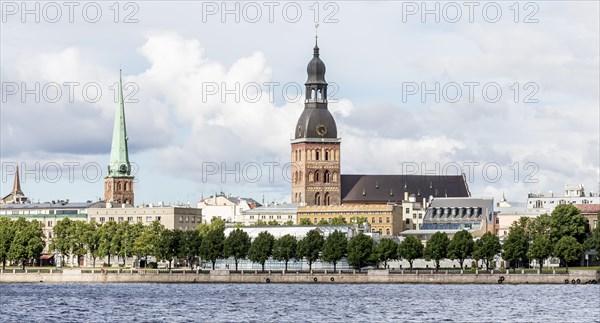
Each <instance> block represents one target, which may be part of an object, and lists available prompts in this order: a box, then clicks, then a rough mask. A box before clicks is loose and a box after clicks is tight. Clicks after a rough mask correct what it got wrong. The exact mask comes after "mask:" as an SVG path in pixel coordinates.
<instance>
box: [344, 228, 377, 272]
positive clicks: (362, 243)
mask: <svg viewBox="0 0 600 323" xmlns="http://www.w3.org/2000/svg"><path fill="white" fill-rule="evenodd" d="M372 253H373V239H371V237H368V236H366V235H365V234H363V233H359V234H357V235H355V236H354V237H352V239H350V241H349V242H348V264H350V265H351V266H354V268H361V267H364V266H365V265H367V264H368V263H369V259H371V254H372Z"/></svg>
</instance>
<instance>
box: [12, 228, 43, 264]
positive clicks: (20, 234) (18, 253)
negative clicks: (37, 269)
mask: <svg viewBox="0 0 600 323" xmlns="http://www.w3.org/2000/svg"><path fill="white" fill-rule="evenodd" d="M12 226H13V228H14V236H13V239H12V241H11V243H10V247H9V249H8V252H7V255H6V258H8V260H11V261H17V262H19V263H21V264H22V265H23V266H25V263H26V261H27V260H28V259H37V258H39V257H40V255H41V254H42V251H43V250H44V247H45V245H46V243H45V242H44V231H43V229H42V223H41V222H39V221H35V220H34V221H27V220H25V218H19V219H17V221H14V223H13V224H12Z"/></svg>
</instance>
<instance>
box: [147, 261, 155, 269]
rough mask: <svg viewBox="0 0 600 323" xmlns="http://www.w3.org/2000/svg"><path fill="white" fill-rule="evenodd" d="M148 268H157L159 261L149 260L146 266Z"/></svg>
mask: <svg viewBox="0 0 600 323" xmlns="http://www.w3.org/2000/svg"><path fill="white" fill-rule="evenodd" d="M146 268H149V269H157V268H158V263H157V262H156V261H150V262H148V265H147V266H146Z"/></svg>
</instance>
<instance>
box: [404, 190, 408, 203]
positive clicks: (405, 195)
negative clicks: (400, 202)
mask: <svg viewBox="0 0 600 323" xmlns="http://www.w3.org/2000/svg"><path fill="white" fill-rule="evenodd" d="M404 201H408V192H407V191H404Z"/></svg>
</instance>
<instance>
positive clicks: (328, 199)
mask: <svg viewBox="0 0 600 323" xmlns="http://www.w3.org/2000/svg"><path fill="white" fill-rule="evenodd" d="M324 197H325V198H324V199H323V202H324V203H323V204H324V205H329V204H330V203H329V202H330V196H329V192H327V193H325V196H324Z"/></svg>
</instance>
